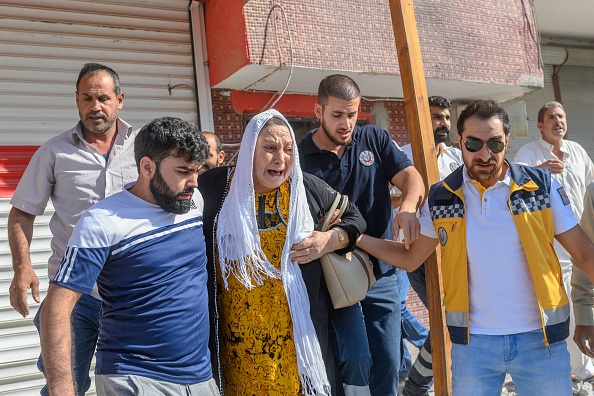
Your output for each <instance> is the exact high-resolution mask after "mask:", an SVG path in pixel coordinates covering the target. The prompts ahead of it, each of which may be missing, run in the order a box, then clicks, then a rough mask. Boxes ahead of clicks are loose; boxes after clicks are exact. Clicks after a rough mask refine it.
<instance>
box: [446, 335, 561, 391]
mask: <svg viewBox="0 0 594 396" xmlns="http://www.w3.org/2000/svg"><path fill="white" fill-rule="evenodd" d="M549 348H550V352H549V351H548V350H547V347H546V346H545V345H544V343H543V332H542V330H535V331H530V332H526V333H519V334H512V335H505V336H491V335H475V334H471V335H470V343H469V344H468V345H461V344H452V394H454V395H456V396H500V395H501V388H502V386H503V382H504V379H505V374H506V373H507V374H510V375H511V376H512V378H513V380H514V384H515V386H516V390H517V391H518V394H519V395H522V396H548V395H550V396H571V393H572V392H571V366H570V364H569V352H568V351H567V343H566V341H565V340H563V341H560V342H556V343H554V344H551V345H550V346H549Z"/></svg>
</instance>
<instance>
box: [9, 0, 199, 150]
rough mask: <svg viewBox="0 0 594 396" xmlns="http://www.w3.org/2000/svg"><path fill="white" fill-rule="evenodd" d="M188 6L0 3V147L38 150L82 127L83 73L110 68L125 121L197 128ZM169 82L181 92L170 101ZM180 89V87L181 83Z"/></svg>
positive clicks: (161, 1) (41, 0)
mask: <svg viewBox="0 0 594 396" xmlns="http://www.w3.org/2000/svg"><path fill="white" fill-rule="evenodd" d="M188 4H189V1H188V0H122V1H115V0H114V1H92V0H91V1H88V0H85V1H78V0H52V1H46V0H28V1H26V2H23V1H21V0H0V18H2V25H1V30H0V119H2V121H3V122H2V123H1V124H0V141H1V143H0V144H2V145H40V144H41V143H43V142H45V141H46V140H47V139H48V138H50V137H52V136H54V135H56V134H57V133H59V132H63V131H65V130H67V129H69V128H71V127H72V126H73V125H74V124H75V123H76V122H77V121H78V112H77V109H76V106H75V101H74V92H75V89H76V88H75V82H76V79H77V77H78V72H79V70H80V69H81V67H82V66H83V64H84V63H87V62H98V63H103V64H106V65H108V66H110V67H112V68H113V69H114V70H115V71H116V72H117V73H118V74H119V75H120V80H121V85H122V91H123V92H124V94H125V99H124V108H123V110H122V111H121V112H120V116H121V117H122V118H123V119H124V120H126V121H127V122H128V123H130V124H132V125H134V126H138V127H140V126H142V125H144V124H146V123H147V122H148V121H150V120H152V119H153V118H155V117H158V116H162V115H170V116H177V117H181V118H183V119H186V120H187V121H190V122H194V123H195V122H196V119H197V116H196V114H197V113H196V109H197V108H196V100H195V95H194V67H193V61H192V44H191V34H190V22H189V12H188ZM168 84H170V85H171V86H176V85H178V87H177V88H176V89H173V90H172V92H171V95H170V94H169V91H168ZM179 84H181V85H179Z"/></svg>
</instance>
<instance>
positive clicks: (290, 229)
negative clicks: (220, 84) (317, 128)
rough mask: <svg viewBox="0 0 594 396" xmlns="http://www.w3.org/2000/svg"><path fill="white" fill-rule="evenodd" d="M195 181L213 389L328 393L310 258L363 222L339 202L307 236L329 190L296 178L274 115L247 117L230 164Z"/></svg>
mask: <svg viewBox="0 0 594 396" xmlns="http://www.w3.org/2000/svg"><path fill="white" fill-rule="evenodd" d="M198 184H199V189H200V192H201V193H202V195H203V197H204V231H205V233H206V241H207V254H208V259H209V264H208V268H209V271H210V274H209V276H210V281H211V289H210V291H211V293H212V295H211V299H210V300H211V313H212V315H211V316H212V319H213V323H212V332H213V334H212V335H211V353H212V354H213V359H212V360H213V370H214V372H215V377H217V372H218V377H219V378H218V379H219V381H220V385H221V389H223V390H224V392H225V394H226V395H231V396H233V395H273V394H278V395H318V396H319V395H329V394H331V390H330V383H331V382H329V380H328V378H330V380H331V381H332V383H333V381H334V378H333V373H334V367H333V365H334V362H333V357H332V352H331V346H330V345H329V340H328V338H329V336H328V335H329V325H328V314H329V312H330V311H331V309H332V305H331V302H330V297H329V295H328V290H327V289H326V284H325V282H324V277H323V275H322V271H321V267H320V262H319V260H318V259H319V258H320V257H321V256H322V255H324V254H325V253H328V252H331V251H337V252H338V253H344V252H347V251H349V250H350V249H352V248H353V247H354V243H355V241H356V239H357V237H358V236H359V235H360V233H361V232H363V231H364V230H365V226H366V225H365V221H364V220H363V218H362V217H361V214H360V213H359V211H358V210H357V208H356V207H355V206H354V205H352V204H350V203H349V207H348V209H347V211H346V212H345V213H344V215H343V216H342V219H341V221H340V222H338V223H336V224H335V225H334V226H333V227H332V228H331V229H330V230H328V231H327V232H318V231H314V227H315V226H316V225H317V223H318V221H319V219H320V218H321V217H323V216H325V214H326V211H327V210H329V208H330V206H331V204H332V201H333V200H334V197H335V196H336V191H334V190H332V189H331V188H330V187H329V186H328V185H327V184H326V183H324V182H323V181H321V180H320V179H317V178H316V177H315V176H311V175H307V174H302V172H301V169H300V168H299V156H298V155H297V145H296V142H295V136H294V134H293V130H292V129H291V127H290V126H289V124H288V122H287V121H286V119H285V118H284V117H283V116H282V115H281V114H280V113H279V112H277V111H275V110H269V111H266V112H264V113H261V114H258V115H257V116H255V117H254V118H253V119H252V120H251V121H250V123H249V124H248V126H247V128H246V131H245V133H244V136H243V140H242V143H241V149H240V151H239V156H238V160H237V166H236V167H232V168H216V169H212V170H210V171H208V172H206V173H204V174H203V175H201V176H200V179H199V182H198ZM310 308H311V309H310ZM325 363H326V367H325ZM326 368H327V369H328V373H327V372H326Z"/></svg>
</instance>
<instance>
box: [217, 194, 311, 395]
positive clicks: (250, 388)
mask: <svg viewBox="0 0 594 396" xmlns="http://www.w3.org/2000/svg"><path fill="white" fill-rule="evenodd" d="M262 195H263V196H265V215H264V223H265V225H264V228H262V227H260V230H259V233H260V241H261V244H262V250H263V251H264V254H266V257H267V258H268V260H269V261H270V262H271V263H272V264H273V265H274V266H275V267H277V268H279V269H280V258H281V253H282V249H283V246H284V244H285V237H286V233H287V227H286V220H287V219H288V214H289V198H290V194H289V184H288V182H285V183H283V184H282V185H281V186H280V187H279V189H277V190H275V191H271V192H269V193H266V194H257V195H256V213H257V214H258V205H259V201H260V196H262ZM277 205H278V207H277ZM217 282H218V290H219V296H218V297H219V313H220V315H221V317H220V360H221V369H222V370H221V371H222V375H223V384H224V385H223V387H224V391H225V395H230V396H239V395H242V396H243V395H299V394H300V389H301V383H300V380H299V372H298V369H297V355H296V351H295V344H294V341H293V324H292V321H291V315H290V312H289V304H288V302H287V297H286V295H285V289H284V287H283V283H282V280H280V279H266V280H265V281H264V284H263V285H261V286H256V287H254V288H253V289H251V290H248V289H247V288H245V286H243V285H242V284H241V283H240V282H239V281H237V279H236V278H235V277H233V276H230V277H229V278H228V283H229V288H228V290H226V289H225V288H224V287H223V285H222V281H221V279H220V276H219V279H218V280H217Z"/></svg>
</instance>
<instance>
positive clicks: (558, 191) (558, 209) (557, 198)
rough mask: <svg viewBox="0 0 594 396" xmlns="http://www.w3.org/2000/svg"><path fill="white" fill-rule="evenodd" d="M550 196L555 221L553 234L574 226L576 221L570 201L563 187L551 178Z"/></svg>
mask: <svg viewBox="0 0 594 396" xmlns="http://www.w3.org/2000/svg"><path fill="white" fill-rule="evenodd" d="M550 197H551V209H552V210H553V219H554V221H555V235H558V234H561V233H564V232H565V231H568V230H570V229H572V228H573V227H575V226H576V225H577V224H578V222H577V219H576V218H575V216H574V215H573V210H572V209H571V202H570V201H569V198H568V197H567V194H566V193H565V189H564V188H563V187H562V186H561V184H559V182H558V181H557V180H555V179H553V178H552V182H551V194H550Z"/></svg>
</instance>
